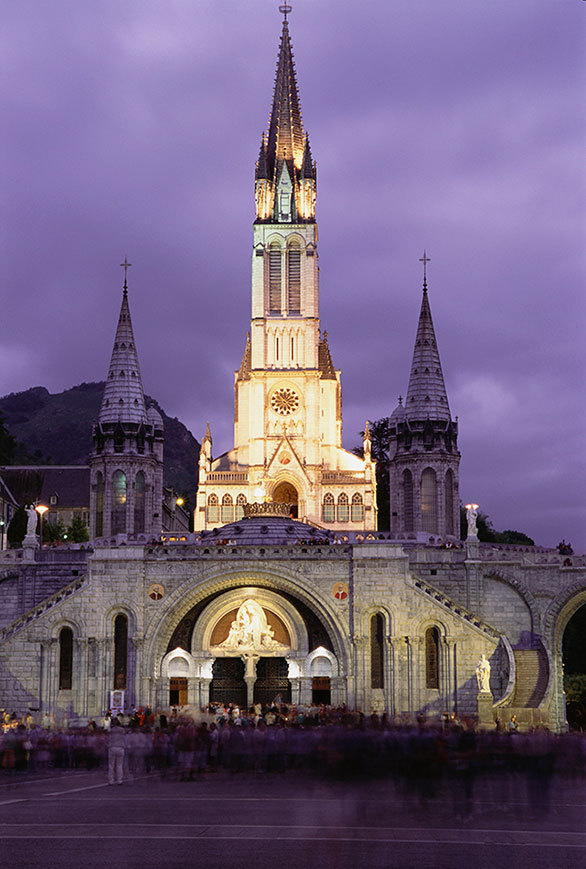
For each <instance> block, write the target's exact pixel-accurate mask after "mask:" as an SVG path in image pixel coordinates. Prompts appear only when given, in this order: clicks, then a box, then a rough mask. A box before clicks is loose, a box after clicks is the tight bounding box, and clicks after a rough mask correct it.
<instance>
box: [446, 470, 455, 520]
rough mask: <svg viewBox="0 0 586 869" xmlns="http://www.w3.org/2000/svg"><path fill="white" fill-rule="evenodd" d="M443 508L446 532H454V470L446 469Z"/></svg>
mask: <svg viewBox="0 0 586 869" xmlns="http://www.w3.org/2000/svg"><path fill="white" fill-rule="evenodd" d="M444 486H445V510H446V534H455V531H454V472H453V471H452V470H451V469H448V470H447V471H446V479H445V483H444Z"/></svg>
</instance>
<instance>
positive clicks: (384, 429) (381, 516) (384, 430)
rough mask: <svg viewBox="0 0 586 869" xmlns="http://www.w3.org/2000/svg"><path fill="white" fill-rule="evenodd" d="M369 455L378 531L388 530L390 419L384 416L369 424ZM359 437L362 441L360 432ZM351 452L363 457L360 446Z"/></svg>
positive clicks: (389, 516) (362, 435)
mask: <svg viewBox="0 0 586 869" xmlns="http://www.w3.org/2000/svg"><path fill="white" fill-rule="evenodd" d="M369 428H370V440H371V453H372V458H373V459H374V460H375V462H376V506H377V509H378V529H379V531H389V530H390V527H391V525H390V520H391V514H390V510H391V505H390V500H391V490H390V483H389V441H390V429H391V418H390V416H385V417H383V418H382V419H377V420H375V421H374V422H371V423H370V424H369ZM360 437H361V438H362V440H364V432H363V431H361V432H360ZM352 452H353V453H354V454H355V455H357V456H360V457H361V458H363V457H364V449H363V447H362V446H360V447H354V449H353V450H352Z"/></svg>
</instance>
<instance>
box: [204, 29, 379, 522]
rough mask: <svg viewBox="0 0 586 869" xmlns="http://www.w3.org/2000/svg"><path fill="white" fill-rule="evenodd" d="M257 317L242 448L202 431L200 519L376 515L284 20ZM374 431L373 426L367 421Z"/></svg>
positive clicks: (258, 243) (250, 339)
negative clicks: (221, 446) (355, 424)
mask: <svg viewBox="0 0 586 869" xmlns="http://www.w3.org/2000/svg"><path fill="white" fill-rule="evenodd" d="M255 201H256V220H255V222H254V238H253V250H252V318H251V324H250V332H249V334H248V336H247V339H246V346H245V350H244V356H243V359H242V363H241V365H240V368H239V370H238V371H237V372H236V373H235V384H234V392H235V396H234V401H235V408H234V448H233V449H232V450H230V451H229V452H227V453H225V454H224V455H221V456H219V457H217V458H213V456H212V440H211V435H210V431H209V428H208V430H207V431H206V434H205V436H204V438H203V441H202V449H201V455H200V461H199V481H198V494H197V507H196V510H195V529H196V530H203V529H206V528H214V527H215V526H218V525H220V524H224V523H226V522H230V521H232V520H233V519H238V518H240V517H241V516H242V515H243V507H244V505H245V504H246V503H250V502H255V501H263V500H270V501H277V502H284V503H289V504H290V505H291V513H292V515H293V516H295V517H299V518H303V519H305V520H307V521H309V522H312V523H314V524H317V525H320V526H323V527H326V528H335V529H338V530H343V529H346V530H349V531H362V530H374V529H376V527H377V516H376V480H375V464H374V462H373V461H372V460H371V456H370V441H369V438H368V433H367V435H366V438H365V442H364V459H360V458H358V457H357V456H355V455H354V454H353V453H350V452H348V451H347V450H344V449H343V448H342V396H341V383H340V372H339V371H338V370H336V368H335V367H334V364H333V362H332V358H331V354H330V349H329V346H328V338H327V332H323V333H322V332H321V330H320V320H319V269H318V251H317V222H316V216H315V204H316V166H315V163H314V161H313V157H312V154H311V148H310V145H309V137H308V136H307V134H306V133H305V131H304V129H303V125H302V121H301V109H300V106H299V96H298V91H297V82H296V78H295V69H294V65H293V54H292V50H291V41H290V37H289V29H288V24H287V21H286V20H285V21H284V22H283V31H282V35H281V44H280V49H279V57H278V62H277V75H276V79H275V90H274V96H273V104H272V108H271V115H270V120H269V128H268V132H267V133H266V134H263V136H262V141H261V147H260V154H259V158H258V162H257V164H256V172H255ZM366 431H367V432H368V426H367V427H366Z"/></svg>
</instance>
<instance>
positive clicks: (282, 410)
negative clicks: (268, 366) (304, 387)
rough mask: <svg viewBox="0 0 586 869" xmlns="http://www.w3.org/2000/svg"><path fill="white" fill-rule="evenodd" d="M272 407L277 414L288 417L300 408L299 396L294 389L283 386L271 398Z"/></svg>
mask: <svg viewBox="0 0 586 869" xmlns="http://www.w3.org/2000/svg"><path fill="white" fill-rule="evenodd" d="M271 407H272V409H273V410H274V411H275V413H278V414H280V415H281V416H288V415H289V414H291V413H295V411H296V410H297V409H298V407H299V396H298V395H297V393H296V392H295V390H294V389H291V387H289V386H282V387H281V388H280V389H275V391H274V392H273V394H272V396H271Z"/></svg>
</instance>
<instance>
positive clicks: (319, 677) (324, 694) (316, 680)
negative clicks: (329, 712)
mask: <svg viewBox="0 0 586 869" xmlns="http://www.w3.org/2000/svg"><path fill="white" fill-rule="evenodd" d="M331 676H332V662H331V661H330V659H329V658H326V656H325V655H318V656H317V657H315V658H314V659H313V661H312V662H311V702H312V703H314V704H316V705H317V706H320V705H321V704H322V703H323V704H324V705H325V706H329V705H330V703H331V702H332V684H331Z"/></svg>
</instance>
